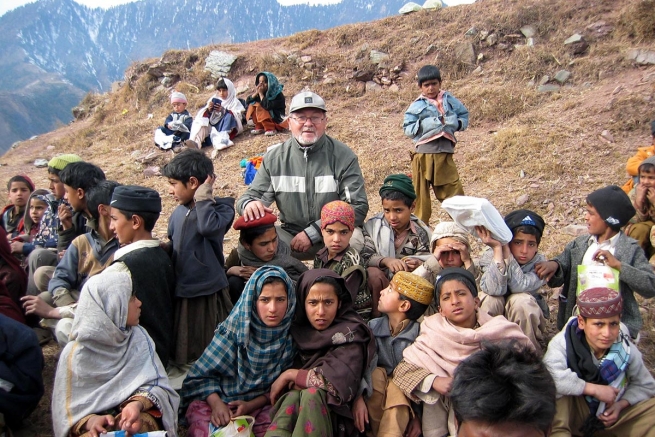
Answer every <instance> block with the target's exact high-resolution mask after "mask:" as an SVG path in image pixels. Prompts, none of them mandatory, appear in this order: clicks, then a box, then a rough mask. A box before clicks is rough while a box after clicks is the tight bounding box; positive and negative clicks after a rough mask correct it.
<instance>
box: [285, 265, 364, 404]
mask: <svg viewBox="0 0 655 437" xmlns="http://www.w3.org/2000/svg"><path fill="white" fill-rule="evenodd" d="M325 276H328V277H331V278H334V279H335V280H336V281H337V282H338V283H339V284H340V286H341V290H339V291H338V293H337V294H338V296H339V305H340V306H339V309H338V310H337V315H336V317H335V318H334V321H333V322H332V324H331V325H330V326H329V327H328V328H326V329H324V330H323V331H317V330H316V329H315V328H314V327H313V326H312V325H311V323H310V322H309V320H308V319H307V312H306V311H305V300H306V299H307V295H308V294H309V290H310V289H311V288H312V285H314V283H315V282H316V280H317V279H318V278H320V277H325ZM354 292H355V293H356V292H357V291H356V290H354ZM296 293H297V295H298V309H297V310H296V317H295V320H294V322H293V324H292V325H291V335H292V336H293V339H294V340H295V341H296V344H297V345H298V348H299V352H300V357H301V361H302V368H303V369H307V370H314V371H315V372H317V373H320V374H321V375H322V376H323V377H324V378H325V379H326V380H327V381H329V382H330V384H331V385H332V386H333V387H334V389H335V391H336V392H337V393H338V397H337V396H333V395H332V394H330V393H328V404H329V405H330V407H331V408H332V410H333V411H335V412H336V413H338V414H341V415H345V416H347V417H350V416H349V411H350V410H349V408H348V405H347V402H350V401H352V400H353V399H355V397H356V396H357V391H358V388H359V383H360V381H361V379H362V377H363V375H364V371H365V370H366V369H367V368H368V366H369V364H370V362H371V359H372V358H373V356H374V355H375V352H376V345H375V338H374V337H373V333H372V332H371V330H370V329H369V328H368V326H367V325H366V323H364V320H362V318H361V317H360V316H359V315H358V314H357V313H356V312H355V310H354V309H353V301H354V296H353V295H352V294H351V292H349V291H348V289H347V288H346V283H345V281H344V279H343V278H342V277H341V276H339V275H338V274H337V273H335V272H333V271H332V270H329V269H314V270H308V271H306V272H305V273H303V274H302V275H301V276H300V279H299V280H298V288H297V290H296Z"/></svg>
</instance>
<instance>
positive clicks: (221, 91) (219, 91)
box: [216, 88, 229, 100]
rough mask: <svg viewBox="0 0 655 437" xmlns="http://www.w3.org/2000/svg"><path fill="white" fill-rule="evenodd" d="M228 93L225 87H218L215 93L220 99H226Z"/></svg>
mask: <svg viewBox="0 0 655 437" xmlns="http://www.w3.org/2000/svg"><path fill="white" fill-rule="evenodd" d="M228 93H229V92H228V90H227V88H219V89H217V90H216V95H217V96H218V98H219V99H221V100H227V96H228Z"/></svg>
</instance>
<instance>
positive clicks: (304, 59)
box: [300, 55, 312, 62]
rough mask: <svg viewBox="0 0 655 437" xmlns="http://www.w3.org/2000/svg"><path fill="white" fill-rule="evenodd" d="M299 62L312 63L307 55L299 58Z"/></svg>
mask: <svg viewBox="0 0 655 437" xmlns="http://www.w3.org/2000/svg"><path fill="white" fill-rule="evenodd" d="M300 60H301V61H303V62H312V57H311V56H309V55H305V56H301V57H300Z"/></svg>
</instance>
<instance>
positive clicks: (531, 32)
mask: <svg viewBox="0 0 655 437" xmlns="http://www.w3.org/2000/svg"><path fill="white" fill-rule="evenodd" d="M521 33H522V34H523V36H525V37H526V38H532V37H533V36H535V35H536V34H537V29H536V28H535V27H534V26H533V25H532V24H528V25H527V26H523V27H522V28H521Z"/></svg>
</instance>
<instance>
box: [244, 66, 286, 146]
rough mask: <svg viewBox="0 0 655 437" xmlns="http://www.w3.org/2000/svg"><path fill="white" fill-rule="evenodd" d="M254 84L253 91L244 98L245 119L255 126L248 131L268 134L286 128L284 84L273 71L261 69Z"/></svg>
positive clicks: (255, 133)
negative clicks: (246, 110) (246, 109)
mask: <svg viewBox="0 0 655 437" xmlns="http://www.w3.org/2000/svg"><path fill="white" fill-rule="evenodd" d="M255 86H256V89H255V92H254V93H253V94H252V95H251V96H248V98H247V99H246V107H247V108H248V112H246V120H252V123H253V124H254V127H255V128H254V129H253V130H251V131H250V133H251V134H252V135H260V134H263V133H265V134H266V135H267V136H270V135H275V134H276V133H277V131H284V130H286V129H288V128H289V122H288V121H287V120H285V119H284V116H285V112H286V108H287V107H286V103H285V97H284V94H282V89H283V88H284V85H282V84H281V83H280V82H278V80H277V77H275V75H274V74H273V73H269V72H268V71H263V72H261V73H259V74H257V77H256V78H255Z"/></svg>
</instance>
